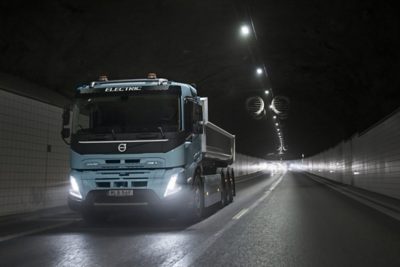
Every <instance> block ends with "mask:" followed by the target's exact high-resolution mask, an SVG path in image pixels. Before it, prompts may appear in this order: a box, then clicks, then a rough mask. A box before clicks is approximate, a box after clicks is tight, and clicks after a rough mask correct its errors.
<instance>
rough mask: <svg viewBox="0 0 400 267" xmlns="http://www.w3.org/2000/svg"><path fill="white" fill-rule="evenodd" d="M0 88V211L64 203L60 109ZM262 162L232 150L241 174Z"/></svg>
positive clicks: (65, 168) (65, 157)
mask: <svg viewBox="0 0 400 267" xmlns="http://www.w3.org/2000/svg"><path fill="white" fill-rule="evenodd" d="M17 85H18V86H20V83H17ZM24 86H25V87H26V86H27V85H26V84H25V85H24ZM28 87H29V85H28ZM2 88H4V85H3V84H2V83H1V81H0V216H4V215H10V214H19V213H25V212H32V211H36V210H40V209H46V208H51V207H57V206H64V205H66V199H67V192H68V186H69V184H68V172H69V149H68V146H67V145H66V144H64V142H63V141H62V139H61V137H60V130H61V114H62V108H61V107H60V105H57V104H54V101H48V102H47V101H40V100H38V99H33V98H32V97H33V96H32V97H30V96H29V94H30V93H29V91H28V92H22V93H21V92H19V93H20V94H15V92H14V91H18V90H15V88H10V87H9V86H7V90H3V89H2ZM9 89H12V90H9ZM10 91H11V92H10ZM41 94H42V95H45V94H44V93H43V91H42V92H41ZM41 100H46V99H45V98H42V99H41ZM60 102H62V101H58V102H57V103H60ZM51 103H53V104H51ZM263 162H264V161H263V160H261V159H257V158H254V157H249V156H245V155H242V154H237V155H236V162H235V164H234V165H233V167H234V169H235V173H236V176H242V175H248V174H251V173H254V172H257V171H259V170H261V169H262V168H263V165H261V164H262V163H263Z"/></svg>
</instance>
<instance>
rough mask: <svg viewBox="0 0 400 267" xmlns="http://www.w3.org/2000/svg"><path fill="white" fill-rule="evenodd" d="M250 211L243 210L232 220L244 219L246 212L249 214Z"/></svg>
mask: <svg viewBox="0 0 400 267" xmlns="http://www.w3.org/2000/svg"><path fill="white" fill-rule="evenodd" d="M248 211H249V209H242V210H241V211H239V212H238V213H237V214H236V215H235V216H233V217H232V220H239V219H240V217H242V216H243V215H245V214H246V212H248Z"/></svg>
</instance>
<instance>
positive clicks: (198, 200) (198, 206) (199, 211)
mask: <svg viewBox="0 0 400 267" xmlns="http://www.w3.org/2000/svg"><path fill="white" fill-rule="evenodd" d="M191 213H192V217H193V218H194V219H195V220H201V219H202V218H203V216H204V214H205V207H204V185H203V181H202V180H201V177H200V172H199V171H197V172H196V174H195V176H194V181H193V206H192V211H191Z"/></svg>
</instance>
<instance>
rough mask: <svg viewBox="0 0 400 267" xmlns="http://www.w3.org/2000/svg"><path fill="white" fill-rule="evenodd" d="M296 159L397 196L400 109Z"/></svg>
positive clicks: (320, 171) (330, 174)
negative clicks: (347, 138) (334, 142)
mask: <svg viewBox="0 0 400 267" xmlns="http://www.w3.org/2000/svg"><path fill="white" fill-rule="evenodd" d="M297 163H299V164H301V165H303V167H305V169H306V170H307V171H308V172H311V173H314V174H316V175H319V176H322V177H325V178H328V179H331V180H334V181H337V182H340V183H343V184H348V185H352V186H355V187H359V188H362V189H366V190H369V191H373V192H377V193H380V194H383V195H387V196H390V197H394V198H398V199H400V109H399V110H397V111H396V112H394V113H393V114H392V115H391V116H389V117H387V118H385V119H384V120H383V121H381V122H380V123H378V124H376V125H374V126H372V127H371V128H370V129H368V130H367V131H365V132H364V133H361V134H357V135H354V136H353V137H352V138H351V139H350V140H348V141H344V142H342V143H340V144H338V145H337V146H335V147H333V148H331V149H328V150H326V151H324V152H322V153H320V154H317V155H315V156H313V157H310V158H307V159H304V160H303V162H300V161H298V162H297Z"/></svg>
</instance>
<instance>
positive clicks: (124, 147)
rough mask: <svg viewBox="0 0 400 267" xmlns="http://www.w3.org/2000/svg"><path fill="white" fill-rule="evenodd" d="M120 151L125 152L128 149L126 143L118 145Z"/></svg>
mask: <svg viewBox="0 0 400 267" xmlns="http://www.w3.org/2000/svg"><path fill="white" fill-rule="evenodd" d="M118 151H119V152H121V153H122V152H125V151H126V144H119V145H118Z"/></svg>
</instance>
